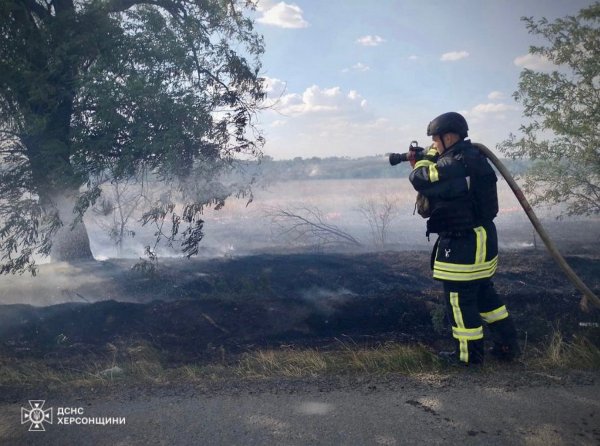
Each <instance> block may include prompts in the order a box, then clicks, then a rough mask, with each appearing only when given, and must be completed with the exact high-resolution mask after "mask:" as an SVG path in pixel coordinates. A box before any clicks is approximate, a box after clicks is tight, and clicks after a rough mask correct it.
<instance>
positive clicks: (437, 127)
mask: <svg viewBox="0 0 600 446" xmlns="http://www.w3.org/2000/svg"><path fill="white" fill-rule="evenodd" d="M468 131H469V126H468V125H467V120H466V119H465V118H464V116H463V115H461V114H460V113H456V112H449V113H444V114H442V115H439V116H438V117H437V118H435V119H434V120H433V121H431V122H430V123H429V125H428V126H427V136H435V135H444V134H446V133H456V134H458V136H460V137H461V138H466V137H467V136H469V133H468Z"/></svg>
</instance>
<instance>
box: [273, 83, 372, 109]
mask: <svg viewBox="0 0 600 446" xmlns="http://www.w3.org/2000/svg"><path fill="white" fill-rule="evenodd" d="M366 105H367V101H366V99H364V98H363V97H362V96H361V95H360V94H359V93H358V92H356V91H355V90H350V91H349V92H348V93H347V94H345V93H343V92H342V90H341V88H340V87H332V88H320V87H319V86H318V85H313V86H311V87H308V88H307V89H306V90H304V92H303V93H302V94H298V93H291V94H287V95H284V96H282V97H281V99H280V101H279V104H278V107H277V111H279V112H280V113H282V114H284V115H289V116H300V115H307V114H312V113H326V114H337V115H339V114H350V113H357V112H361V111H363V110H364V109H365V107H366Z"/></svg>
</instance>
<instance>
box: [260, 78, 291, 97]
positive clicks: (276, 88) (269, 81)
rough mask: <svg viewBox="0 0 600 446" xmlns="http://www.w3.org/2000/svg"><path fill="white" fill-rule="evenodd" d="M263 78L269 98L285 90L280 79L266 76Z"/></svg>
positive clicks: (284, 85) (277, 95)
mask: <svg viewBox="0 0 600 446" xmlns="http://www.w3.org/2000/svg"><path fill="white" fill-rule="evenodd" d="M263 79H264V80H265V92H266V93H267V96H269V97H270V98H277V97H279V96H281V95H282V94H283V93H284V92H285V89H286V84H285V82H284V81H282V80H281V79H277V78H276V77H268V76H264V77H263Z"/></svg>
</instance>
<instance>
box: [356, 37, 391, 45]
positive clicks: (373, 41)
mask: <svg viewBox="0 0 600 446" xmlns="http://www.w3.org/2000/svg"><path fill="white" fill-rule="evenodd" d="M383 42H385V39H383V38H382V37H380V36H363V37H359V38H358V39H356V43H358V44H359V45H362V46H379V45H381V44H382V43H383Z"/></svg>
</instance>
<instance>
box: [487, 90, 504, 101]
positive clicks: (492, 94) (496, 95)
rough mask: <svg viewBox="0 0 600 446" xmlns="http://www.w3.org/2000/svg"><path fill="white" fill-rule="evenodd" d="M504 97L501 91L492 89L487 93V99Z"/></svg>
mask: <svg viewBox="0 0 600 446" xmlns="http://www.w3.org/2000/svg"><path fill="white" fill-rule="evenodd" d="M505 97H506V96H505V95H504V93H502V92H501V91H492V92H490V94H488V99H491V100H493V101H494V100H497V99H504V98H505Z"/></svg>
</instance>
